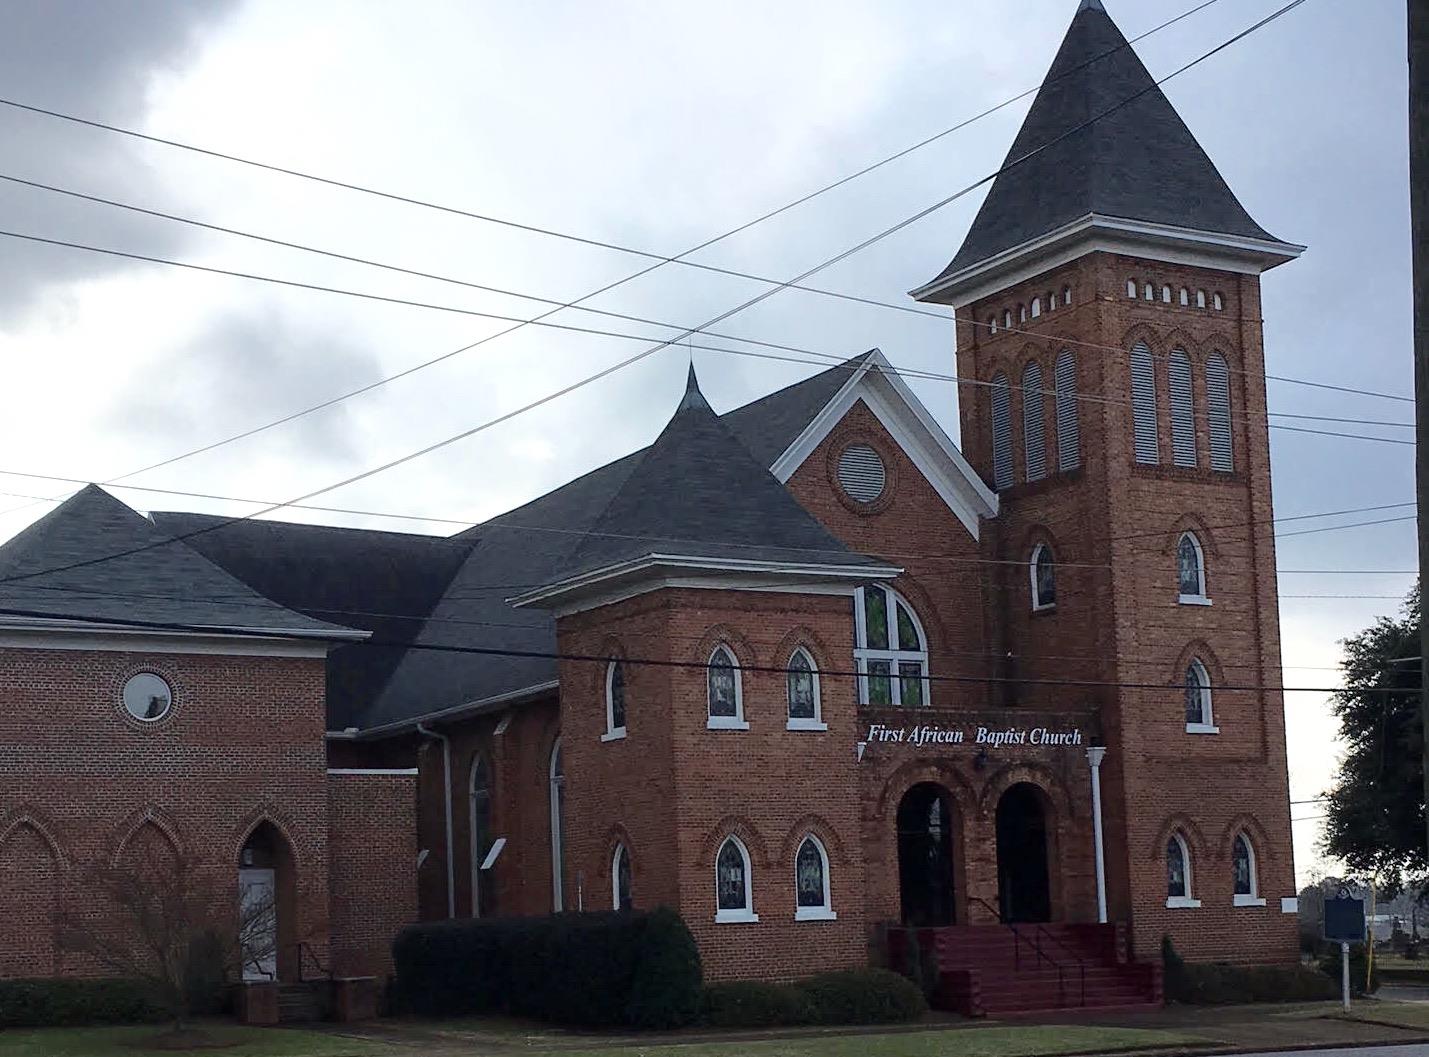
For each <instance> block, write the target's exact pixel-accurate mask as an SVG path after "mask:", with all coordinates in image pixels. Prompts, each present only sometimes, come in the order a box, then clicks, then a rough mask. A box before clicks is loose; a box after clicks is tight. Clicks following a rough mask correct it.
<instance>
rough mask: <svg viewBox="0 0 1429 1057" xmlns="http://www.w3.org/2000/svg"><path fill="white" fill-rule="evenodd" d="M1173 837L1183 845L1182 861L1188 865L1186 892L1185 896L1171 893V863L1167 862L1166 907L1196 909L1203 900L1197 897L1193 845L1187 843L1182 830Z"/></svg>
mask: <svg viewBox="0 0 1429 1057" xmlns="http://www.w3.org/2000/svg"><path fill="white" fill-rule="evenodd" d="M1171 839H1172V840H1174V841H1175V842H1176V843H1177V844H1179V845H1180V846H1181V862H1182V863H1183V864H1184V865H1185V867H1186V894H1185V895H1183V896H1173V895H1171V894H1169V891H1170V887H1171V885H1170V880H1171V864H1170V863H1167V864H1166V880H1167V885H1166V887H1167V891H1168V894H1167V896H1166V907H1167V909H1168V910H1195V909H1196V908H1197V907H1199V906H1200V905H1201V901H1200V900H1199V899H1197V898H1196V887H1195V876H1196V875H1195V874H1194V873H1193V872H1192V869H1191V846H1190V845H1189V844H1187V843H1186V838H1185V837H1184V836H1182V834H1181V831H1180V830H1177V831H1176V832H1174V833H1172V834H1171Z"/></svg>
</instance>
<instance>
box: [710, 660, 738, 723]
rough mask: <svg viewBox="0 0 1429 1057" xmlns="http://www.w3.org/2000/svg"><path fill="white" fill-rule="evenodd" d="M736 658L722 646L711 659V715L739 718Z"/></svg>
mask: <svg viewBox="0 0 1429 1057" xmlns="http://www.w3.org/2000/svg"><path fill="white" fill-rule="evenodd" d="M737 678H738V676H737V675H736V673H735V670H734V657H733V656H731V655H730V652H729V650H728V649H726V648H725V647H723V646H721V647H719V649H717V650H715V651H714V655H713V656H712V657H710V668H709V691H710V715H711V716H713V717H721V718H727V719H735V718H738V716H739V699H738V697H737V696H736V693H735V680H736V679H737Z"/></svg>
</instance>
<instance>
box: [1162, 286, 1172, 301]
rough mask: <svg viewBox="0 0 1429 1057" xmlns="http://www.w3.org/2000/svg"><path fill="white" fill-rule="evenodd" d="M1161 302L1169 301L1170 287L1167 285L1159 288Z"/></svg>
mask: <svg viewBox="0 0 1429 1057" xmlns="http://www.w3.org/2000/svg"><path fill="white" fill-rule="evenodd" d="M1161 303H1162V304H1165V305H1169V304H1170V303H1171V288H1170V287H1169V286H1163V287H1162V288H1161Z"/></svg>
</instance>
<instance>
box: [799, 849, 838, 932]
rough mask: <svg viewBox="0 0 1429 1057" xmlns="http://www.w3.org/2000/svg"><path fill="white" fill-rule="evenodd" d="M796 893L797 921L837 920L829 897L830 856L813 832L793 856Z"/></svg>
mask: <svg viewBox="0 0 1429 1057" xmlns="http://www.w3.org/2000/svg"><path fill="white" fill-rule="evenodd" d="M794 891H795V894H796V898H797V903H796V904H795V908H794V920H795V921H833V920H834V919H835V918H837V917H838V915H837V914H835V913H834V907H833V901H832V900H831V899H830V896H829V855H828V852H827V851H825V850H824V845H823V842H822V841H820V840H819V838H818V837H816V836H814V835H813V834H812V833H811V834H809V835H808V836H807V837H805V838H804V842H803V843H802V844H800V845H799V852H798V854H797V855H795V856H794Z"/></svg>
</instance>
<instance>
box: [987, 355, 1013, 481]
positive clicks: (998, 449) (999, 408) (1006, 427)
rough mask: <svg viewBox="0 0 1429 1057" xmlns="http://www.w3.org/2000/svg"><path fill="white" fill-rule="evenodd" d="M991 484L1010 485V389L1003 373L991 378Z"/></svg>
mask: <svg viewBox="0 0 1429 1057" xmlns="http://www.w3.org/2000/svg"><path fill="white" fill-rule="evenodd" d="M992 484H993V487H994V488H996V489H997V490H998V491H999V492H1000V491H1002V490H1003V489H1004V488H1011V487H1012V390H1011V389H1009V388H1008V385H1007V376H1006V375H1003V374H998V375H995V376H994V377H993V379H992Z"/></svg>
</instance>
